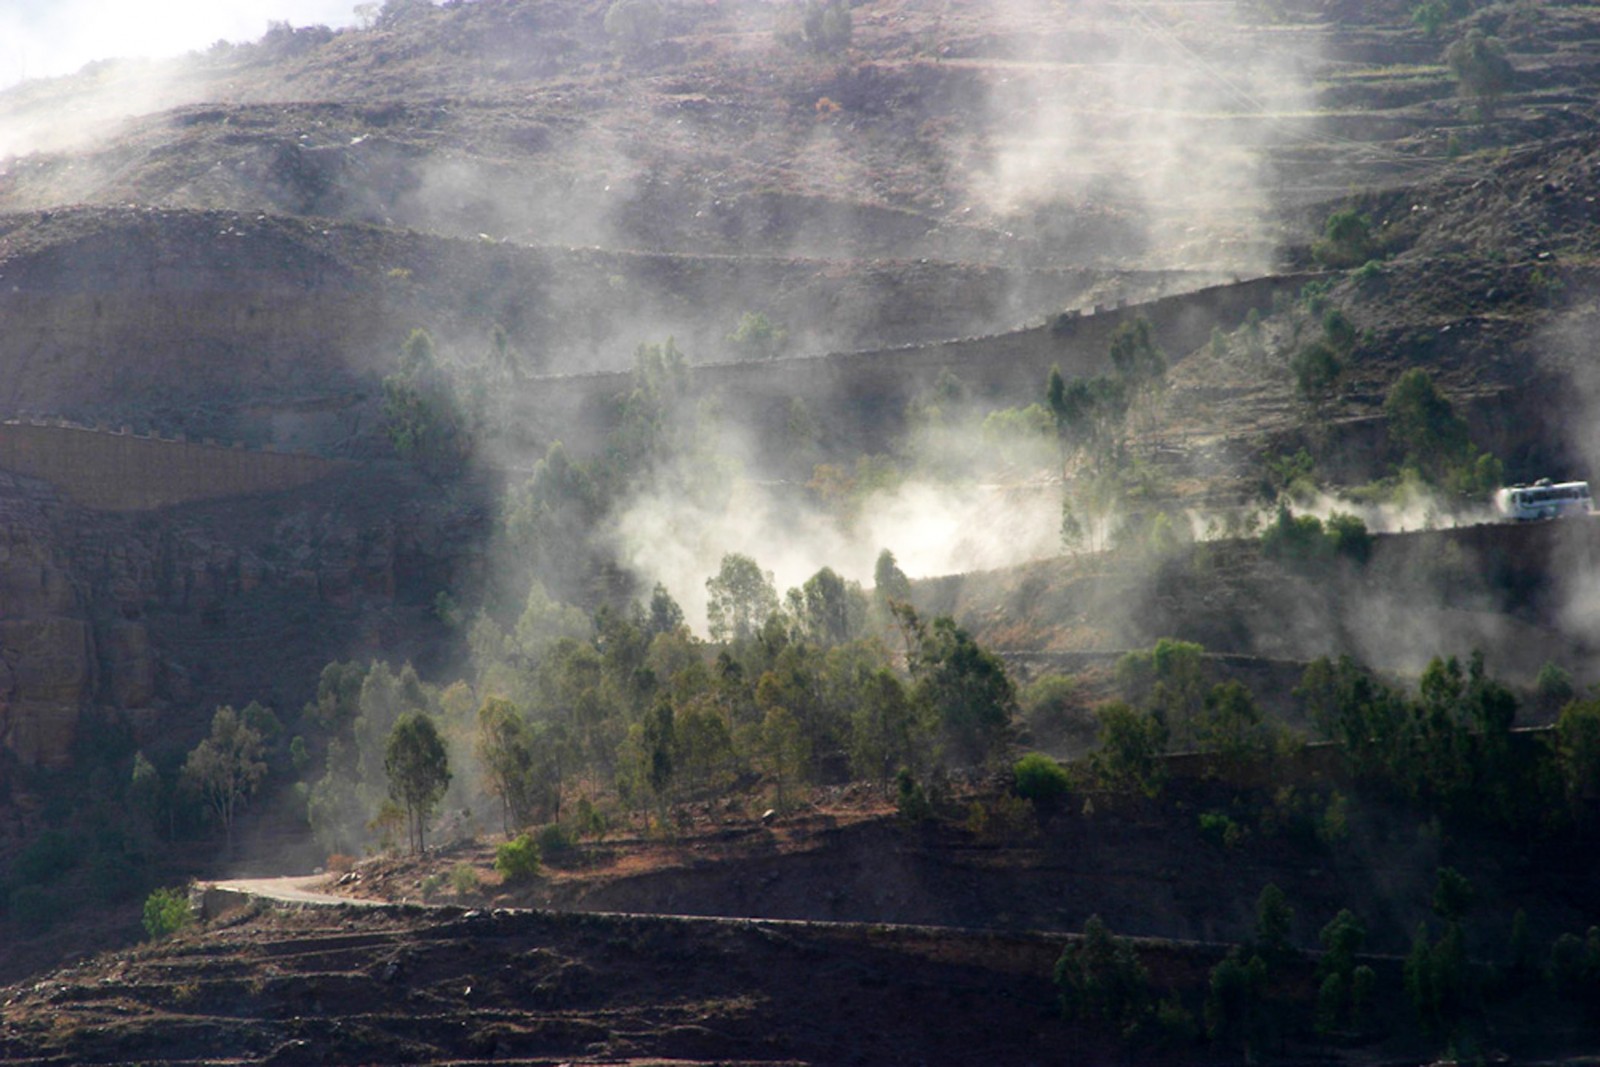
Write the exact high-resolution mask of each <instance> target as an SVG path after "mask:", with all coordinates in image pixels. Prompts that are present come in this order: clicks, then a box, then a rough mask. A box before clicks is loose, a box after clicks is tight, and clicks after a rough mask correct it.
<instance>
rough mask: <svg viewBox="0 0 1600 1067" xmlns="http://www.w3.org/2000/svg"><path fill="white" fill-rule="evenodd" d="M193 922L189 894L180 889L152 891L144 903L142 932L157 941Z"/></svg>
mask: <svg viewBox="0 0 1600 1067" xmlns="http://www.w3.org/2000/svg"><path fill="white" fill-rule="evenodd" d="M193 922H194V912H193V911H191V910H190V908H189V893H188V891H187V890H185V889H183V888H182V887H178V888H173V889H156V890H153V891H152V892H151V893H150V895H149V896H148V897H146V898H145V901H144V932H145V933H146V934H147V935H149V937H150V940H152V941H159V940H161V939H162V938H163V937H168V936H170V935H172V934H175V933H177V932H178V931H179V930H182V929H183V928H184V927H186V926H189V925H191V924H192V923H193Z"/></svg>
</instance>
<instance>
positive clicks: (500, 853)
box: [494, 834, 540, 885]
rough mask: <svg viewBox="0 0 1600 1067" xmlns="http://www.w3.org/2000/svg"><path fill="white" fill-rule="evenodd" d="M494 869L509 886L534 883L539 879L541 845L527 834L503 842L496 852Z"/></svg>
mask: <svg viewBox="0 0 1600 1067" xmlns="http://www.w3.org/2000/svg"><path fill="white" fill-rule="evenodd" d="M494 869H495V870H496V871H497V872H499V874H500V876H501V877H502V878H504V879H505V882H506V884H507V885H519V884H521V883H523V882H531V881H533V880H534V879H535V878H537V877H539V870H540V867H539V845H538V844H537V843H536V842H535V841H534V840H533V838H531V837H529V836H528V835H527V834H521V835H519V836H517V837H515V838H513V839H511V840H510V841H504V842H501V843H500V844H499V845H498V846H496V848H495V850H494Z"/></svg>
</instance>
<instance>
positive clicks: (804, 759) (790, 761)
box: [755, 707, 811, 809]
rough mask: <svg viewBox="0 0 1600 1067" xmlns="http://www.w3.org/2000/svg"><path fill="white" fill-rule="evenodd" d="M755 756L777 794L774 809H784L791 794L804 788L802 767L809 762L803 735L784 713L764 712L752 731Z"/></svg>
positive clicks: (794, 721)
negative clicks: (758, 723)
mask: <svg viewBox="0 0 1600 1067" xmlns="http://www.w3.org/2000/svg"><path fill="white" fill-rule="evenodd" d="M755 753H756V760H757V762H758V764H759V766H760V768H761V770H762V771H763V773H765V774H766V776H767V778H768V779H769V780H770V781H771V782H772V785H773V789H774V791H775V792H776V794H777V795H776V798H775V800H776V806H777V807H778V808H779V809H787V808H788V807H789V805H790V803H791V802H792V800H793V793H794V791H795V790H797V789H799V788H800V787H802V786H803V785H804V784H805V776H806V765H807V764H808V763H809V762H810V760H811V750H810V746H809V745H807V744H806V737H805V734H804V733H803V732H802V731H801V729H800V724H799V722H797V721H796V720H795V717H794V715H793V714H791V713H790V712H789V711H788V709H786V708H781V707H775V708H772V709H771V710H770V711H768V712H767V715H766V718H765V719H763V720H762V721H761V723H760V725H759V727H758V728H757V729H756V731H755Z"/></svg>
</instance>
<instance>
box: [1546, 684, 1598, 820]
mask: <svg viewBox="0 0 1600 1067" xmlns="http://www.w3.org/2000/svg"><path fill="white" fill-rule="evenodd" d="M1554 744H1555V762H1556V767H1557V769H1558V771H1559V772H1560V774H1561V782H1562V785H1563V786H1564V787H1565V789H1566V794H1567V800H1568V802H1569V803H1570V804H1571V805H1572V806H1573V808H1574V810H1583V808H1584V807H1585V806H1586V805H1587V802H1588V801H1590V800H1592V799H1594V798H1595V797H1596V796H1600V699H1591V700H1578V701H1573V702H1572V703H1570V704H1568V705H1567V706H1566V707H1565V708H1563V709H1562V710H1561V717H1560V718H1558V719H1557V720H1556V731H1555V742H1554Z"/></svg>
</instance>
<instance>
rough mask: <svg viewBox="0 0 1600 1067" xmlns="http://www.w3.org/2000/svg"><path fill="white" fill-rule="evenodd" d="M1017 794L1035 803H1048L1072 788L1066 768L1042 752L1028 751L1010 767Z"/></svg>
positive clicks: (1064, 794)
mask: <svg viewBox="0 0 1600 1067" xmlns="http://www.w3.org/2000/svg"><path fill="white" fill-rule="evenodd" d="M1011 774H1012V777H1013V779H1014V780H1015V787H1016V791H1017V796H1019V797H1022V798H1023V799H1024V800H1031V801H1033V802H1034V803H1035V804H1048V803H1051V802H1053V801H1055V800H1058V799H1060V798H1061V797H1064V796H1066V795H1067V794H1068V793H1069V792H1071V790H1072V779H1071V777H1070V776H1069V775H1068V774H1067V769H1066V768H1065V767H1063V766H1061V764H1059V763H1057V762H1056V761H1055V760H1053V759H1051V758H1050V757H1049V756H1046V755H1045V754H1044V753H1042V752H1030V753H1028V754H1027V755H1026V756H1023V757H1022V758H1021V759H1019V760H1017V763H1016V766H1015V767H1013V768H1012V771H1011Z"/></svg>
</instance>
